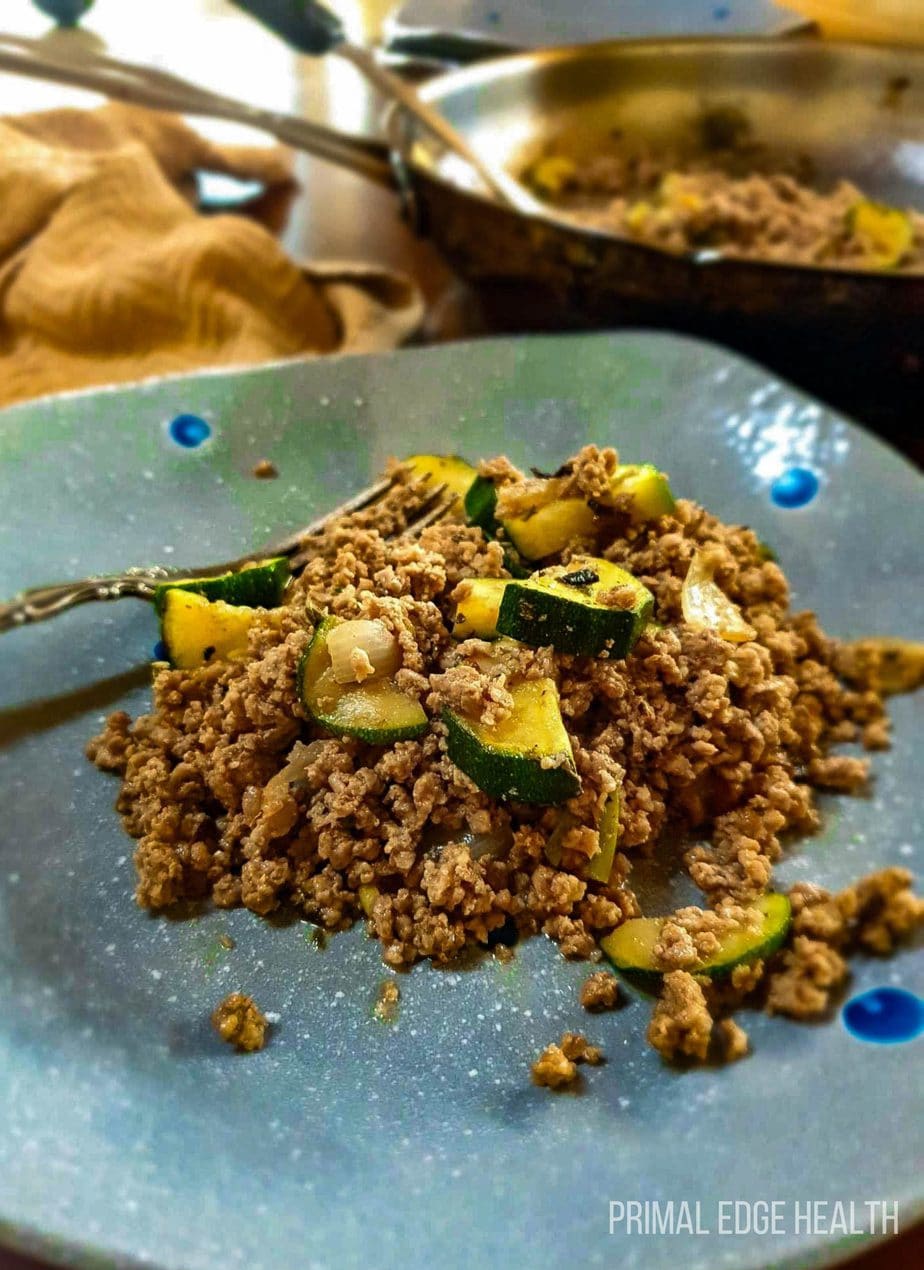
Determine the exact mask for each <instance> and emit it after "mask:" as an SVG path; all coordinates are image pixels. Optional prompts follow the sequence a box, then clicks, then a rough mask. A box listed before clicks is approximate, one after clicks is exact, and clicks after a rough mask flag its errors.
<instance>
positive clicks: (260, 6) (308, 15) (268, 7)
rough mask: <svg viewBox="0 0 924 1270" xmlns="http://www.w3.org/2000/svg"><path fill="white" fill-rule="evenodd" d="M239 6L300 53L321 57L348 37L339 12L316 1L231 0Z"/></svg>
mask: <svg viewBox="0 0 924 1270" xmlns="http://www.w3.org/2000/svg"><path fill="white" fill-rule="evenodd" d="M231 3H232V4H233V5H235V6H236V7H237V8H238V9H243V10H244V11H245V12H246V13H249V14H250V15H251V17H254V18H256V19H257V21H258V22H262V23H263V25H264V26H266V27H269V29H270V30H271V31H273V32H275V34H276V35H278V36H279V37H280V39H283V40H285V42H286V44H288V45H290V46H291V47H292V48H294V49H298V51H299V52H300V53H308V54H310V55H311V56H312V57H320V56H322V55H323V54H324V53H329V52H330V50H331V49H332V48H335V47H336V46H337V45H338V44H342V43H343V42H344V40H345V39H346V32H345V31H344V29H343V23H342V22H341V21H340V19H339V18H338V17H337V15H336V14H335V13H331V11H330V9H326V8H325V7H324V6H323V5H322V4H316V3H314V0H301V3H300V4H293V3H292V0H231Z"/></svg>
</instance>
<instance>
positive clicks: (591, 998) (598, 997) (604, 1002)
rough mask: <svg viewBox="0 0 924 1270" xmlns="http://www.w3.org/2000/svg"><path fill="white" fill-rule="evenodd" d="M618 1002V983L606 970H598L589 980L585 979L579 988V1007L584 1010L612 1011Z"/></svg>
mask: <svg viewBox="0 0 924 1270" xmlns="http://www.w3.org/2000/svg"><path fill="white" fill-rule="evenodd" d="M618 1000H619V983H618V981H617V979H616V977H615V976H614V975H611V974H609V972H608V971H606V970H598V971H597V973H596V974H593V975H591V976H590V978H589V979H585V980H584V983H583V985H582V986H581V1005H582V1006H583V1007H584V1009H585V1010H590V1011H592V1012H598V1011H602V1010H612V1009H613V1007H614V1006H615V1005H616V1002H617V1001H618Z"/></svg>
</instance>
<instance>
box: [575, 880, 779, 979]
mask: <svg viewBox="0 0 924 1270" xmlns="http://www.w3.org/2000/svg"><path fill="white" fill-rule="evenodd" d="M754 907H755V908H757V909H759V910H760V913H761V925H760V929H759V930H756V931H754V930H748V929H747V928H746V927H743V928H742V929H740V930H737V931H731V932H730V933H729V934H727V935H726V936H725V938H724V939H723V940H722V941H721V947H720V948H719V950H718V952H716V953H714V954H713V955H712V956H711V957H710V958H709V959H708V960H707V961H704V962H701V963H700V964H698V965H692V966H686V967H684V969H686V970H689V971H690V973H691V974H694V975H708V976H709V978H710V979H718V978H721V977H722V976H724V975H727V974H730V973H731V971H732V970H734V968H735V966H741V965H746V964H747V963H748V962H751V961H757V959H758V958H760V957H769V956H770V954H771V953H774V952H776V950H777V949H778V948H779V947H780V945H781V944H782V942H783V940H784V939H785V938H786V936H787V934H788V932H789V926H790V923H791V921H792V906H791V905H790V902H789V896H788V895H783V894H781V893H779V892H777V891H772V892H770V893H768V894H767V895H762V896H761V897H760V899H759V900H757V902H756V903H755V904H754ZM665 920H666V919H665V918H663V917H633V918H631V919H630V920H629V921H628V922H623V924H622V926H617V927H616V929H615V930H614V931H613V933H612V934H611V935H607V936H606V938H605V939H601V941H600V947H601V948H602V949H603V951H604V952H605V953H606V955H607V957H608V958H609V960H610V961H611V962H612V963H613V965H614V966H615V967H616V969H617V970H621V971H622V972H623V973H624V974H625V975H627V976H629V977H631V978H632V979H633V980H634V982H636V983H637V984H638V986H639V987H642V988H646V989H648V990H650V991H657V989H658V987H659V985H660V982H661V976H662V975H663V974H664V971H663V969H661V968H659V966H658V965H657V963H656V961H655V958H654V948H655V945H656V944H657V942H658V939H659V937H660V934H661V927H662V925H663V924H664V922H665Z"/></svg>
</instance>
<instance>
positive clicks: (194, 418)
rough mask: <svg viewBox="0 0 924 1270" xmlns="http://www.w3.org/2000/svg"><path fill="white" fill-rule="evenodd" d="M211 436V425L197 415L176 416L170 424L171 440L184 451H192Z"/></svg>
mask: <svg viewBox="0 0 924 1270" xmlns="http://www.w3.org/2000/svg"><path fill="white" fill-rule="evenodd" d="M211 435H212V425H211V424H209V423H206V421H205V420H204V419H200V418H199V416H198V415H177V417H176V418H175V419H174V420H173V422H172V423H171V424H170V436H171V438H172V439H173V440H174V441H175V442H176V443H177V445H182V446H183V448H184V449H186V450H194V449H195V448H196V446H199V445H201V444H202V442H203V441H207V440H208V439H209V437H210V436H211Z"/></svg>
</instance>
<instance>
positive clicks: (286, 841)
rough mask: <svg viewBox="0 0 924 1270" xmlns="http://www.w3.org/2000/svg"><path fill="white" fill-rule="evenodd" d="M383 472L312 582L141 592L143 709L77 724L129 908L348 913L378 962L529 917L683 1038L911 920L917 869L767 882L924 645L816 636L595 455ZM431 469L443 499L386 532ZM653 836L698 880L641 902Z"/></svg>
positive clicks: (815, 986)
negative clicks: (148, 650) (101, 795)
mask: <svg viewBox="0 0 924 1270" xmlns="http://www.w3.org/2000/svg"><path fill="white" fill-rule="evenodd" d="M392 475H393V482H392V485H391V488H390V491H389V492H388V494H387V495H386V497H385V498H384V500H383V501H382V502H381V503H379V504H376V505H375V506H373V507H372V508H370V509H367V510H366V511H363V512H360V513H357V514H354V515H352V516H350V517H346V518H343V519H342V520H340V521H337V522H335V523H333V524H332V525H331V526H330V527H329V528H328V529H327V530H326V532H325V533H324V535H323V536H322V537H320V539H319V540H318V553H317V556H316V557H315V558H314V559H313V560H312V561H311V562H310V563H309V564H308V565H307V567H306V568H305V569H304V571H303V572H302V573H301V574H300V575H299V576H298V577H295V578H290V577H289V576H288V566H287V564H286V562H285V561H284V560H271V561H268V562H261V563H259V564H256V565H255V566H254V567H253V568H251V569H247V570H244V571H242V572H240V573H236V574H230V575H225V576H223V577H219V578H209V579H194V580H192V581H187V582H185V583H183V584H181V585H176V584H172V585H166V586H165V587H164V588H162V589H161V590H160V591H159V592H158V595H157V597H156V609H157V613H158V616H159V619H160V623H161V639H162V641H163V644H164V646H165V648H166V652H167V656H168V658H169V663H158V664H157V665H156V666H155V674H154V703H153V710H152V712H151V713H150V714H148V715H145V716H143V717H141V718H139V719H137V720H136V721H134V722H132V721H131V720H130V719H129V717H128V716H127V715H126V714H124V713H118V714H115V715H113V716H112V717H111V718H110V719H109V720H108V723H107V725H106V728H105V730H104V731H103V733H102V734H101V735H100V736H99V737H97V738H96V739H95V740H94V741H93V742H91V744H90V747H89V755H90V757H91V758H92V759H93V760H94V761H95V762H96V763H97V764H98V766H100V767H102V768H105V769H107V770H111V771H114V772H117V773H118V774H119V775H120V777H121V778H122V788H121V792H120V795H119V800H118V809H119V811H120V812H121V813H122V816H123V819H124V823H125V826H126V828H127V830H128V832H129V833H130V834H132V835H133V836H134V837H136V838H137V839H138V848H137V852H136V855H135V862H136V866H137V871H138V891H137V898H138V902H139V903H140V904H141V905H143V906H144V907H147V908H151V909H163V908H166V907H168V906H170V905H172V904H175V903H176V902H177V901H180V900H183V899H189V898H205V897H210V898H211V899H212V900H213V901H214V902H215V903H216V904H218V905H221V906H233V905H238V904H244V905H246V906H247V907H248V908H250V909H251V910H253V911H254V912H255V913H258V914H268V913H270V912H272V911H273V910H274V909H276V908H277V907H279V906H280V905H283V904H284V905H288V906H293V907H294V908H295V909H296V910H298V911H299V912H300V913H301V914H303V915H304V916H305V917H307V918H308V919H310V920H311V921H313V922H316V923H319V924H320V925H322V926H324V927H326V928H328V929H330V930H338V929H342V928H345V927H347V926H349V925H350V924H351V923H352V922H354V921H355V920H356V919H357V918H360V917H364V918H365V919H366V920H367V922H368V925H369V928H370V930H371V931H372V932H373V933H374V934H375V935H376V936H377V937H378V939H380V940H381V942H382V946H383V956H384V959H385V961H386V962H387V963H388V964H389V965H391V966H394V967H400V966H407V965H409V964H411V963H413V962H414V961H416V960H418V959H419V958H422V957H430V958H433V959H434V960H436V961H440V962H445V961H447V960H449V959H451V958H452V957H454V956H455V955H456V954H458V953H459V952H460V951H461V950H463V949H464V948H465V947H466V946H469V945H481V946H493V945H495V944H496V943H497V942H498V941H502V942H505V943H509V942H511V941H512V940H515V939H516V938H517V937H520V936H526V935H532V934H536V933H539V932H542V933H544V934H546V935H548V936H550V937H551V938H552V939H553V940H555V941H556V942H557V943H558V944H559V945H560V947H561V950H562V952H563V953H564V954H565V955H566V956H569V957H578V958H593V959H599V958H600V956H601V950H602V955H605V956H606V957H607V958H608V959H609V960H610V962H611V963H612V965H613V966H614V967H616V968H617V970H618V971H619V972H620V974H621V976H624V977H625V978H626V979H627V980H629V981H631V982H634V983H635V984H636V985H637V986H639V987H640V988H642V989H643V990H649V991H653V992H656V993H659V994H660V998H659V1003H658V1006H657V1008H656V1011H655V1016H654V1019H653V1022H652V1027H651V1032H650V1037H651V1040H652V1043H653V1044H655V1045H656V1046H657V1047H658V1048H659V1049H660V1050H661V1051H662V1052H663V1053H664V1054H666V1055H668V1056H671V1057H673V1056H674V1055H676V1054H685V1055H689V1056H693V1057H697V1058H699V1057H705V1054H706V1049H707V1048H708V1041H709V1036H710V1029H711V1027H712V1022H713V1021H714V1020H715V1018H716V1017H721V1015H722V1014H723V1013H724V1012H727V1010H728V1009H729V1008H730V1007H731V1005H732V1004H733V1003H734V1002H735V1001H736V1000H737V999H739V998H740V997H742V996H744V995H752V994H755V993H763V994H764V996H765V998H766V1001H767V1003H768V1005H769V1008H771V1009H774V1010H777V1011H778V1012H781V1013H788V1014H792V1015H795V1016H805V1015H814V1014H817V1013H819V1012H822V1011H823V1010H824V1009H825V1006H826V1005H827V1002H828V999H829V996H830V994H831V992H832V991H833V990H834V989H835V988H836V987H837V986H838V985H839V984H840V983H841V982H842V981H843V979H844V977H845V975H846V973H847V972H846V963H845V962H844V960H843V955H842V954H843V953H844V952H845V951H847V950H849V948H850V947H851V946H854V945H859V946H863V947H873V948H874V949H875V951H888V950H889V949H890V948H891V946H892V944H893V943H894V942H895V941H896V940H897V939H898V938H900V937H902V936H903V935H905V934H907V933H908V932H909V931H910V930H911V929H912V928H913V927H914V926H915V925H916V923H917V922H919V921H920V920H921V918H922V915H924V906H922V904H921V902H920V901H918V900H917V899H916V898H915V897H914V896H913V895H912V894H911V891H910V889H909V883H910V877H909V876H908V875H907V874H906V873H904V872H903V871H902V870H898V869H887V870H883V871H882V873H880V874H876V875H873V878H872V879H868V880H867V881H866V882H865V883H864V884H861V886H859V887H857V888H850V889H849V892H844V893H842V894H840V895H835V896H830V895H828V894H827V893H826V892H823V891H821V890H820V889H819V888H812V887H807V886H803V887H801V888H794V889H793V891H791V892H790V894H788V895H787V894H782V893H777V892H775V891H774V889H773V879H772V871H773V864H774V862H775V861H776V859H777V858H778V857H779V855H780V853H781V849H782V848H781V838H782V836H783V835H784V834H786V833H791V832H793V831H798V832H810V831H812V830H813V829H815V828H816V827H817V825H818V813H817V811H816V808H815V803H814V790H815V789H816V788H818V787H821V788H829V789H835V790H841V791H846V792H851V791H855V790H860V789H862V788H863V787H864V786H865V784H866V781H867V776H868V771H867V767H868V760H867V759H864V758H859V757H856V756H848V755H844V754H835V753H831V747H832V745H834V744H835V743H839V742H845V741H852V740H859V741H861V742H862V743H863V744H864V745H865V746H866V748H868V749H878V748H883V747H885V746H886V745H887V744H888V726H887V719H886V716H885V712H884V708H883V694H884V693H885V692H886V691H887V690H888V687H889V686H890V685H891V686H893V687H894V686H895V685H896V684H898V685H900V686H901V687H911V686H914V683H915V682H916V681H917V680H919V679H920V677H921V657H920V649H917V650H915V649H906V648H903V647H902V646H900V645H897V644H895V643H894V641H893V642H891V643H889V644H888V646H886V645H885V644H882V645H879V644H877V643H876V642H875V641H867V642H865V643H864V644H862V645H856V646H848V645H841V644H838V643H837V642H836V641H835V640H832V639H830V638H829V637H828V636H826V635H825V634H824V633H823V632H822V631H821V630H820V629H819V627H818V624H817V622H816V620H815V618H814V616H813V615H812V614H810V613H796V614H793V613H790V611H789V604H788V590H787V584H786V579H785V577H784V575H783V573H782V571H781V569H780V567H779V565H778V564H777V563H776V562H775V561H774V560H773V559H772V558H769V557H771V556H772V552H769V551H768V550H767V548H766V546H765V544H763V543H761V542H760V541H759V540H758V539H757V537H756V536H755V535H754V534H753V533H752V532H751V531H750V530H749V529H744V528H741V527H738V526H729V525H725V524H723V523H722V522H721V521H719V520H717V519H716V518H715V517H714V516H712V515H710V514H709V513H708V512H706V511H704V510H703V509H702V508H701V507H698V506H697V505H696V504H695V503H692V502H688V501H686V500H683V499H675V497H674V494H673V492H672V491H671V487H670V483H669V481H668V478H667V476H666V475H665V474H664V473H663V472H661V471H659V470H658V469H656V468H654V467H652V466H650V465H648V464H623V463H621V462H620V461H619V459H618V456H617V455H616V453H615V452H614V451H613V450H601V449H597V448H596V447H594V446H588V447H586V448H585V449H584V450H582V451H581V453H580V454H578V455H577V456H576V457H575V458H574V459H572V460H570V461H569V462H567V463H565V464H564V465H563V466H562V467H561V468H559V469H558V470H557V471H556V472H554V473H545V474H540V475H534V476H526V475H524V474H523V473H521V472H519V471H518V470H516V469H515V468H514V467H513V466H512V465H511V464H510V463H509V462H508V461H507V460H506V459H503V458H501V459H494V460H491V461H485V462H482V463H481V464H479V465H478V467H477V468H475V467H472V466H470V465H469V464H468V463H467V462H465V461H464V460H462V459H459V458H456V457H446V456H438V455H416V456H414V457H413V458H411V459H409V460H407V461H406V462H405V463H404V464H401V465H396V466H395V468H394V471H393V474H392ZM431 482H437V483H438V484H440V485H444V486H447V487H448V488H449V489H450V490H451V492H452V493H453V495H454V496H455V498H454V502H453V505H452V509H451V511H450V512H449V513H448V515H447V516H446V518H445V519H443V520H441V521H439V522H438V523H436V524H433V525H431V526H429V527H428V528H427V529H425V530H424V531H423V532H422V533H420V534H419V535H418V536H417V537H416V538H415V537H409V536H401V533H400V531H401V528H402V526H403V525H404V524H405V523H406V522H407V521H408V520H409V519H411V518H412V517H413V515H414V513H415V511H416V509H417V508H418V507H419V506H420V504H421V501H422V499H423V498H424V497H426V495H427V493H428V492H429V490H431V489H432V488H433V487H432V484H431ZM915 657H916V658H917V661H915ZM899 663H901V666H900V670H901V667H904V669H903V670H901V673H898V672H897V671H896V666H897V665H899ZM915 666H916V667H917V669H915ZM667 838H670V840H671V841H677V840H680V841H685V842H686V844H687V846H686V851H685V855H684V862H685V867H686V869H687V871H688V872H689V874H690V876H691V878H692V879H693V881H694V882H695V883H696V885H697V886H698V887H699V888H700V890H701V891H702V893H703V896H704V900H703V905H702V907H701V908H697V907H689V908H684V909H681V910H678V911H677V912H675V913H669V914H664V913H661V914H646V915H642V913H641V912H640V911H639V905H638V903H637V901H636V898H635V896H634V894H633V891H632V888H631V878H630V873H631V869H632V859H633V856H635V855H638V854H639V853H642V852H644V853H650V852H652V851H657V849H658V844H659V842H661V841H664V840H666V839H667ZM864 888H865V889H864ZM724 1022H726V1023H727V1020H724ZM704 1037H705V1038H706V1040H705V1042H704V1039H703V1038H704ZM737 1048H738V1049H739V1050H740V1044H739V1045H738V1047H737Z"/></svg>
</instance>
